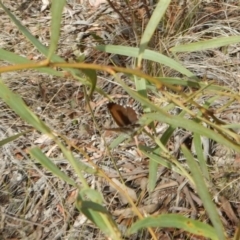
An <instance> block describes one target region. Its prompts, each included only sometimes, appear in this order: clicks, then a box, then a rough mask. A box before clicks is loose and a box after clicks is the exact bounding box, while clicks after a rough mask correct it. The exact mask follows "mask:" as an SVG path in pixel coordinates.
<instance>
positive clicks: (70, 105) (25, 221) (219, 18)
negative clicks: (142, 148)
mask: <svg viewBox="0 0 240 240" xmlns="http://www.w3.org/2000/svg"><path fill="white" fill-rule="evenodd" d="M121 2H122V5H120V4H119V5H116V8H118V9H119V10H120V12H121V13H122V14H123V15H124V17H125V18H126V20H127V21H129V23H130V24H129V25H130V26H131V21H132V18H131V17H130V16H131V14H132V12H134V11H131V14H130V12H129V11H130V10H129V8H127V7H126V6H125V5H124V3H123V2H124V1H121ZM133 2H135V3H134V4H135V5H136V2H140V1H133ZM172 2H175V1H172ZM183 2H185V1H183ZM3 3H4V4H5V5H6V6H7V7H8V8H9V9H10V10H11V12H12V13H13V14H15V15H16V16H17V17H18V18H19V19H20V20H21V22H22V23H23V24H24V25H25V26H27V27H28V29H29V30H30V32H31V33H33V34H34V35H35V36H38V38H39V40H40V41H41V42H42V43H43V44H46V45H47V44H48V43H49V26H50V19H49V8H47V9H45V10H44V11H42V12H41V6H42V2H41V1H38V0H35V1H26V5H22V1H20V0H19V1H16V0H15V1H12V0H5V1H3ZM134 4H133V5H132V6H135V5H134ZM26 6H27V7H26ZM239 7H240V6H239V4H238V2H237V1H236V3H235V2H233V1H229V2H228V1H225V3H223V2H222V3H221V1H218V2H215V3H207V1H200V0H198V1H192V3H191V4H188V3H183V4H179V5H177V4H174V3H172V6H171V8H169V10H168V12H167V15H166V17H165V19H164V21H163V22H162V23H161V25H160V26H159V32H158V33H156V34H155V37H154V39H153V42H152V44H151V48H152V49H153V50H155V51H160V52H162V53H163V54H166V55H168V56H171V54H170V53H169V52H168V49H169V48H171V47H173V46H175V45H176V44H179V43H190V42H195V41H198V40H201V39H211V38H213V37H221V36H233V35H240V34H239V32H240V29H239V24H238V23H239V22H240V15H239V11H240V8H239ZM136 9H137V10H135V12H134V13H135V14H136V18H135V20H136V24H137V26H138V31H137V33H139V36H136V35H133V34H132V32H131V31H129V29H130V26H128V25H127V24H126V23H125V21H124V20H123V19H122V18H119V16H118V14H117V13H116V12H115V11H114V10H112V9H111V8H110V7H109V5H108V4H107V3H105V4H101V5H99V6H98V7H97V8H94V7H93V6H90V5H89V3H88V1H80V0H79V1H77V0H75V1H73V0H72V1H71V0H69V1H68V5H67V6H66V7H65V9H64V13H63V25H62V32H61V38H60V41H59V48H58V55H60V56H62V57H63V58H65V59H66V60H67V61H69V62H71V61H75V60H77V59H79V58H80V57H81V56H82V55H83V54H84V55H85V56H86V57H85V59H86V62H95V63H98V64H105V65H106V64H111V61H114V62H115V63H117V65H122V66H131V65H132V62H131V59H127V58H122V57H119V56H114V57H113V56H110V55H107V54H103V53H99V52H96V50H94V49H93V48H92V47H93V46H95V45H96V44H98V43H99V42H100V44H109V43H111V44H121V45H126V46H137V43H138V40H139V38H140V36H141V29H142V28H144V26H145V25H146V23H147V21H148V18H147V16H146V14H143V13H144V12H145V11H146V9H145V8H144V7H136ZM148 10H149V12H151V8H150V7H149V8H148ZM86 21H87V22H86ZM81 23H82V24H81ZM0 28H1V32H0V48H3V49H6V50H9V51H12V52H15V53H17V54H19V55H23V56H26V57H28V58H29V59H33V60H40V59H41V58H42V56H41V55H39V53H38V52H37V51H36V49H34V48H33V47H32V45H31V44H30V43H28V42H27V41H26V40H25V38H24V37H23V36H22V35H21V34H19V32H18V30H16V28H15V27H14V25H13V24H12V23H11V22H10V20H9V19H8V17H7V15H6V14H5V13H4V12H3V11H2V10H1V9H0ZM94 34H95V35H97V36H99V38H98V41H97V40H96V37H95V38H94ZM112 57H113V58H112ZM171 57H172V56H171ZM178 58H179V61H180V62H181V63H182V64H183V65H184V66H185V67H186V68H188V69H190V70H191V71H192V72H194V73H195V74H196V75H197V76H198V77H199V78H203V79H204V80H205V81H212V80H214V82H215V83H216V84H218V85H221V86H227V87H229V88H231V89H233V90H235V91H239V90H238V89H239V80H238V78H239V45H235V46H230V47H226V48H225V49H224V48H219V49H213V50H207V51H202V52H195V53H181V54H179V55H178ZM3 64H4V65H5V64H8V63H5V62H2V63H1V65H3ZM145 71H148V72H147V73H148V74H150V75H154V76H156V75H161V76H168V77H169V76H179V74H178V73H176V72H174V71H172V70H171V69H169V68H167V67H164V66H159V65H151V68H149V66H147V65H145ZM1 77H2V78H3V79H4V82H5V83H6V84H7V85H8V86H9V87H10V88H11V89H12V90H13V91H14V92H16V93H18V94H19V95H20V96H21V97H22V98H23V99H24V100H25V102H26V104H27V105H28V106H29V107H30V108H31V109H32V110H33V111H34V112H35V113H36V114H37V115H38V116H39V117H40V118H41V119H43V120H44V121H45V122H46V124H47V125H49V126H50V127H51V128H52V129H54V130H55V131H56V132H58V133H60V134H62V135H64V136H66V137H67V138H68V139H70V140H71V141H72V142H73V143H74V144H75V145H76V146H78V147H81V148H83V149H84V150H85V152H86V153H87V154H88V156H89V158H88V159H86V158H85V157H84V156H82V155H81V154H80V153H79V152H77V151H74V154H75V156H76V158H77V159H79V160H81V161H83V162H87V161H89V159H90V160H91V161H92V162H94V163H95V164H97V165H98V166H99V167H100V168H102V169H103V170H104V171H105V172H107V173H108V176H109V177H110V178H116V177H117V174H118V173H117V171H116V169H115V168H114V166H113V165H112V162H111V161H110V158H114V159H116V160H117V161H116V162H117V167H118V168H119V169H120V171H121V173H122V177H123V179H124V181H125V182H126V184H127V186H128V187H129V192H130V189H131V191H133V192H134V193H135V194H136V195H137V197H138V202H139V208H142V209H143V212H145V213H147V214H159V213H163V212H180V213H182V214H185V215H187V216H189V215H191V216H192V217H194V218H197V219H201V220H202V221H208V217H207V216H206V215H205V212H204V211H203V208H202V202H201V200H200V199H199V197H198V196H197V194H196V193H195V192H194V190H193V189H192V188H191V186H190V185H185V186H184V187H182V189H180V188H179V186H180V185H182V183H183V182H184V179H183V178H182V177H181V176H179V175H176V173H173V172H171V171H170V170H167V169H166V168H163V167H159V173H158V182H157V186H156V189H155V191H154V192H153V193H151V194H149V193H148V191H147V188H146V186H147V178H148V159H147V158H144V157H142V156H140V155H139V153H138V151H137V149H136V147H135V145H134V143H133V144H132V143H127V144H123V145H121V146H120V147H118V148H116V149H115V150H114V151H113V152H112V153H111V155H110V154H109V153H108V152H106V148H105V145H104V142H103V138H105V140H106V141H107V144H109V143H111V142H112V140H113V138H114V137H115V136H116V135H117V134H118V133H117V134H115V133H113V132H109V131H104V130H101V132H99V131H98V129H97V128H96V125H95V124H94V121H93V119H92V117H91V114H90V112H89V110H88V108H87V107H86V102H85V98H84V93H83V86H82V84H81V83H78V82H76V81H73V80H72V79H70V78H67V77H66V78H63V79H61V78H56V77H50V76H49V75H46V74H41V73H37V72H35V71H21V72H13V73H5V74H2V76H1ZM126 81H127V80H126ZM128 84H129V85H131V84H132V82H131V81H129V82H128ZM98 86H99V87H100V88H102V89H103V90H104V91H105V92H106V93H107V94H109V95H111V97H112V98H113V99H114V100H116V101H117V102H119V101H123V102H124V103H128V102H131V101H132V99H130V98H129V96H128V95H127V94H126V92H125V91H123V90H122V88H121V87H120V86H119V85H117V83H115V82H114V80H113V79H112V78H111V77H110V76H108V75H106V74H103V73H99V75H98ZM149 96H150V98H151V100H152V101H153V102H155V103H157V102H161V99H159V97H158V96H156V95H155V94H154V93H149ZM205 97H206V98H208V97H209V98H210V96H205ZM107 101H108V100H107V99H105V98H103V97H102V96H101V95H99V94H97V93H95V94H94V96H93V99H92V101H91V106H92V108H93V109H94V114H95V118H96V122H97V123H98V124H99V126H100V129H102V127H107V126H111V125H112V119H111V117H110V116H109V113H108V112H107V110H106V106H105V103H106V102H107ZM227 101H228V99H227V98H226V99H225V100H224V98H222V99H221V102H218V103H215V105H214V106H212V108H213V109H214V108H216V109H218V108H219V106H223V105H224V104H225V103H226V102H227ZM0 106H1V115H0V134H1V135H0V136H1V139H4V138H6V137H9V136H12V135H14V134H16V133H19V132H22V131H24V130H27V129H29V126H27V125H26V124H25V123H24V122H23V121H22V120H21V119H20V118H18V116H16V115H15V114H14V113H13V112H12V111H11V109H9V108H8V107H7V106H6V105H5V103H3V102H0ZM238 109H239V103H234V104H232V105H231V106H229V107H228V108H227V109H225V110H224V111H222V112H219V113H218V114H217V117H218V118H220V119H223V120H224V121H226V122H230V123H238V122H239V111H238ZM157 130H158V131H159V133H161V132H163V131H164V126H160V127H159V128H158V129H157ZM186 134H188V133H186V132H184V131H179V133H176V134H175V136H177V137H179V136H180V138H181V137H182V138H184V137H185V136H186ZM179 141H180V142H181V139H180V140H179ZM140 142H142V143H144V144H146V145H147V146H149V147H150V146H154V143H153V142H151V141H150V139H149V138H147V137H144V136H142V137H141V138H140ZM33 145H38V146H39V147H40V148H41V150H42V151H43V152H44V153H45V154H46V155H47V156H48V157H49V158H50V159H52V161H53V162H54V163H56V164H57V166H58V167H59V168H60V169H61V170H62V171H63V172H65V173H66V174H67V175H69V176H71V177H72V178H74V179H75V180H76V181H78V179H77V177H76V176H75V175H74V174H75V173H74V172H73V171H72V169H71V168H70V167H69V164H68V162H67V161H66V160H65V159H64V158H63V156H62V155H61V152H60V151H59V149H58V147H57V146H56V145H55V144H54V143H53V142H52V141H51V140H50V139H48V138H47V137H45V136H42V135H41V134H39V133H38V132H31V133H28V134H26V135H25V136H24V137H21V138H19V139H18V140H16V141H13V142H11V143H10V144H6V145H4V146H3V147H2V148H1V153H0V174H1V177H0V202H1V221H0V224H1V225H0V238H1V239H105V237H104V236H103V235H102V234H101V233H100V232H99V230H98V229H97V228H96V227H95V226H94V225H93V224H92V223H90V222H88V221H86V219H85V217H84V216H83V215H82V214H81V213H79V212H78V211H77V210H76V209H75V207H74V204H73V203H74V201H75V197H76V189H74V188H73V187H71V186H69V185H68V184H66V183H64V182H62V181H60V180H59V179H58V178H56V177H54V176H52V174H51V173H50V172H48V171H47V170H45V169H44V168H42V167H41V166H40V165H38V164H36V163H35V162H33V161H32V159H30V157H29V155H28V154H27V149H28V148H29V147H31V146H33ZM176 145H177V140H176V139H173V140H172V143H170V144H169V147H172V148H176ZM211 148H212V149H211V150H210V151H209V169H211V171H210V173H211V177H212V184H213V185H214V186H215V190H216V189H217V190H218V191H219V199H215V201H216V202H217V203H218V204H219V211H221V213H222V216H221V219H222V222H223V224H224V227H225V229H226V232H227V233H228V234H229V237H232V236H233V235H234V231H235V228H236V226H237V221H238V219H239V218H240V204H239V203H240V190H239V189H240V186H239V182H240V181H239V174H238V172H239V168H240V161H239V155H238V154H236V153H235V152H232V151H229V149H227V148H226V149H224V148H223V147H222V146H218V145H216V144H214V143H213V145H212V147H211ZM175 151H179V149H177V150H175ZM85 177H86V178H87V179H88V182H89V184H90V185H91V186H92V187H93V188H96V189H98V190H99V191H101V192H102V194H103V195H104V198H105V204H106V206H107V209H108V210H109V211H110V212H111V213H112V215H113V217H114V219H115V220H116V222H117V223H118V224H119V228H120V229H122V231H123V233H124V232H125V230H126V228H127V227H128V226H129V225H130V224H131V222H132V221H134V217H135V216H133V214H132V213H131V211H130V209H128V207H127V206H126V202H125V201H126V199H124V197H123V196H119V195H118V194H117V193H116V190H115V189H114V188H113V187H112V186H110V185H109V183H107V182H104V181H103V180H101V178H99V177H97V176H87V175H86V176H85ZM182 186H183V185H182ZM210 189H211V186H210ZM177 190H178V191H177ZM215 194H216V192H215ZM176 199H177V200H178V203H177V204H176V202H175V201H176ZM192 202H194V203H192ZM157 234H158V236H159V239H200V238H198V237H196V236H195V237H193V236H190V235H184V234H183V233H181V231H179V230H176V231H171V230H169V232H168V233H166V231H165V232H164V231H161V230H160V231H159V232H158V233H157ZM168 234H169V235H168ZM167 235H168V237H167ZM135 237H136V238H135ZM126 239H128V238H126ZM129 239H150V236H149V235H148V233H147V232H144V231H143V232H142V236H140V235H139V236H138V238H137V236H131V237H130V238H129Z"/></svg>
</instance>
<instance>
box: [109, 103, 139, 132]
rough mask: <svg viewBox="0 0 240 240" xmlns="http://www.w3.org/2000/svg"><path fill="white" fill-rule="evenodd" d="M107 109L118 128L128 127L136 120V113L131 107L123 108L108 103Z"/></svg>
mask: <svg viewBox="0 0 240 240" xmlns="http://www.w3.org/2000/svg"><path fill="white" fill-rule="evenodd" d="M107 107H108V110H109V112H110V113H111V115H112V117H113V119H114V120H115V122H116V123H117V125H118V126H119V127H126V126H129V125H131V124H134V123H135V122H136V121H137V120H138V118H137V113H136V112H135V111H134V109H133V108H131V107H128V106H127V107H123V106H121V105H119V104H116V103H108V105H107Z"/></svg>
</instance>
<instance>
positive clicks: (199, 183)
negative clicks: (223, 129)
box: [182, 146, 225, 240]
mask: <svg viewBox="0 0 240 240" xmlns="http://www.w3.org/2000/svg"><path fill="white" fill-rule="evenodd" d="M182 151H183V154H184V156H185V157H186V160H187V163H188V166H189V167H190V171H191V174H192V177H193V180H194V182H195V185H196V188H197V192H198V194H199V196H200V197H201V199H202V201H203V205H204V207H205V209H206V211H207V213H208V216H209V218H210V219H211V222H212V224H213V226H214V228H215V231H216V235H217V236H218V239H219V240H224V239H225V236H224V231H223V226H222V223H221V220H220V217H219V215H218V212H217V208H216V206H215V205H214V203H213V202H212V198H211V196H210V194H209V192H208V189H207V186H206V184H205V182H204V179H203V177H202V173H201V171H200V169H199V166H198V165H197V163H196V161H195V160H194V158H193V156H192V154H191V153H190V152H189V150H188V149H187V148H186V147H185V146H182Z"/></svg>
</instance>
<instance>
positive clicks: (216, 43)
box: [170, 36, 240, 52]
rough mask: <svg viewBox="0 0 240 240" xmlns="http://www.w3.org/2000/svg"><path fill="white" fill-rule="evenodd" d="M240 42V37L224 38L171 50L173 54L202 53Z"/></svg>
mask: <svg viewBox="0 0 240 240" xmlns="http://www.w3.org/2000/svg"><path fill="white" fill-rule="evenodd" d="M239 42H240V37H239V36H232V37H222V38H217V39H211V40H205V41H199V42H196V43H189V44H185V45H180V46H176V47H173V48H171V49H170V51H172V52H195V51H202V50H206V49H213V48H217V47H222V46H226V45H230V44H236V43H239Z"/></svg>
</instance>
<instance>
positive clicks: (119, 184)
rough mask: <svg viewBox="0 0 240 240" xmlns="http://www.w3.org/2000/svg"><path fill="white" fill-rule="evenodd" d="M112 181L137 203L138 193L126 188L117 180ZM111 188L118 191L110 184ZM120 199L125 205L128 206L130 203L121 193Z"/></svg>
mask: <svg viewBox="0 0 240 240" xmlns="http://www.w3.org/2000/svg"><path fill="white" fill-rule="evenodd" d="M112 181H113V182H114V183H115V184H117V185H118V187H120V188H122V189H123V190H124V192H126V194H128V196H129V197H130V198H131V199H132V200H133V201H134V202H136V201H137V194H136V192H135V191H134V190H133V189H131V188H129V187H126V186H125V185H123V184H122V183H120V182H119V181H118V180H117V179H116V178H113V179H112ZM110 186H111V187H112V188H113V189H114V190H115V191H117V189H115V188H114V186H113V185H112V184H111V183H110ZM119 198H120V200H121V201H122V203H123V204H127V203H128V200H127V198H126V197H125V195H124V194H122V193H119Z"/></svg>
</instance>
